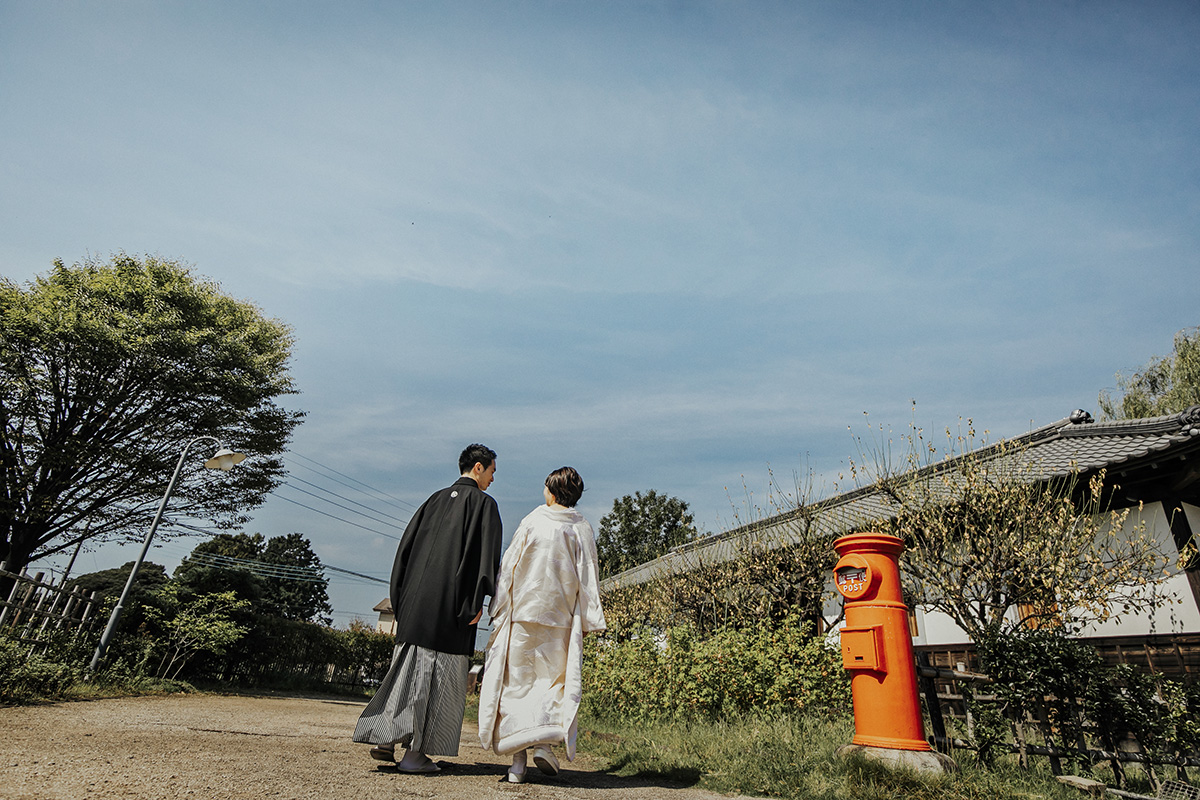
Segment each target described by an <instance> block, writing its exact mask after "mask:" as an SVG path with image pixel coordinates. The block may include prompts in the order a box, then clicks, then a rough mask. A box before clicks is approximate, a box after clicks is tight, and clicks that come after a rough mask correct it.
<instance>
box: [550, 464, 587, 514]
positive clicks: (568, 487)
mask: <svg viewBox="0 0 1200 800" xmlns="http://www.w3.org/2000/svg"><path fill="white" fill-rule="evenodd" d="M546 488H547V489H549V490H550V494H552V495H554V499H555V501H557V502H558V504H559V505H560V506H566V507H567V508H574V507H575V504H576V503H578V502H579V498H581V497H583V478H581V477H579V473H578V472H576V471H575V468H574V467H559V468H558V469H556V470H554V472H551V473H550V476H549V477H547V478H546Z"/></svg>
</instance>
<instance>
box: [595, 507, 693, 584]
mask: <svg viewBox="0 0 1200 800" xmlns="http://www.w3.org/2000/svg"><path fill="white" fill-rule="evenodd" d="M696 536H697V533H696V527H695V525H694V524H693V517H692V514H691V512H690V511H688V504H687V503H685V502H684V501H683V500H680V499H679V498H677V497H670V496H668V495H665V494H659V493H658V492H656V491H655V490H653V489H651V490H650V491H648V492H646V493H645V494H642V493H641V492H634V493H633V494H632V495H628V494H627V495H625V496H624V497H622V498H620V499H618V500H614V501H613V510H612V511H611V512H610V513H608V514H605V515H604V516H603V517H601V518H600V530H599V531H598V532H597V534H596V549H597V551H598V555H599V557H600V575H601V577H605V576H608V575H614V574H616V573H618V572H621V571H623V570H627V569H629V568H631V567H636V566H637V565H638V564H644V563H645V562H647V561H650V560H651V559H654V558H657V557H659V556H661V555H662V554H663V553H665V552H667V551H668V550H670V549H671V548H672V547H677V546H678V545H681V544H684V543H686V542H690V541H691V540H693V539H695V538H696Z"/></svg>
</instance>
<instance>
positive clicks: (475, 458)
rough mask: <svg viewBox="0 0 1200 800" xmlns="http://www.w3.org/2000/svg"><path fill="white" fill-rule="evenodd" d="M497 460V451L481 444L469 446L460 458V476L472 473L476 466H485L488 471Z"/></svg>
mask: <svg viewBox="0 0 1200 800" xmlns="http://www.w3.org/2000/svg"><path fill="white" fill-rule="evenodd" d="M495 460H496V451H495V450H493V449H492V448H490V447H485V446H484V445H481V444H469V445H467V448H466V449H465V450H463V451H462V455H460V456H459V457H458V474H459V475H462V474H463V473H465V472H470V471H471V470H472V469H474V468H475V465H476V464H483V468H484V469H487V468H488V467H490V466H491V465H492V462H493V461H495Z"/></svg>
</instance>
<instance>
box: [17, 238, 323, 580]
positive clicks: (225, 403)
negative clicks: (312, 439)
mask: <svg viewBox="0 0 1200 800" xmlns="http://www.w3.org/2000/svg"><path fill="white" fill-rule="evenodd" d="M291 346H292V335H291V331H290V329H289V328H288V326H286V325H284V324H283V323H281V322H279V321H277V320H273V319H269V318H267V317H265V316H264V315H263V314H262V312H261V311H259V309H257V308H256V307H255V306H254V305H252V304H250V303H248V302H244V301H240V300H235V299H234V298H232V297H229V296H227V295H225V294H223V293H222V292H221V291H220V289H219V287H218V286H217V285H216V284H214V283H212V282H209V281H207V280H204V279H201V278H199V277H197V276H195V275H193V274H192V272H191V270H190V269H189V268H188V267H187V266H185V265H183V264H181V263H179V262H176V261H169V260H163V259H159V258H156V257H151V256H147V257H145V258H138V257H134V256H128V255H124V254H121V255H117V256H114V257H113V258H112V259H111V260H110V261H109V262H107V263H102V262H99V261H96V260H88V261H85V262H84V263H82V264H74V265H72V266H69V267H68V266H66V265H65V264H63V262H62V261H55V262H54V267H53V269H51V271H50V272H49V274H48V275H46V276H44V277H38V278H36V279H34V280H33V281H31V282H29V283H26V284H18V283H16V282H14V281H11V280H7V279H0V561H7V563H8V567H9V569H10V570H12V571H19V570H20V569H21V568H22V567H24V566H25V565H26V564H27V563H29V562H30V561H31V560H34V559H36V558H41V557H43V556H46V555H49V554H52V553H55V552H58V551H60V550H63V549H65V548H69V547H73V546H74V545H75V544H76V543H77V542H79V541H81V540H86V539H93V540H104V539H108V538H113V537H130V538H133V539H136V538H138V537H140V536H141V535H142V534H143V532H144V531H145V529H146V528H147V527H148V525H149V524H150V520H151V518H152V516H153V514H154V511H155V510H156V508H157V503H158V501H159V499H160V498H161V496H162V494H163V490H164V489H165V485H166V483H167V480H168V478H169V476H170V475H171V472H172V471H173V469H174V467H175V463H176V461H177V459H178V458H179V454H180V452H181V451H182V449H183V447H184V446H185V444H186V443H187V442H188V441H190V440H191V439H193V438H194V437H196V436H200V435H208V436H214V437H217V438H218V439H219V440H220V441H221V442H222V443H223V444H225V445H227V446H231V447H233V448H235V449H238V450H242V451H244V452H246V453H247V454H249V455H250V456H252V457H251V458H249V459H247V461H246V462H245V463H243V464H242V465H241V466H240V467H239V468H238V469H236V470H233V471H232V472H229V473H214V472H213V471H211V470H203V469H201V468H200V464H199V462H200V460H201V459H199V458H197V459H196V460H195V461H189V462H188V463H186V464H185V469H184V471H183V473H182V475H181V476H180V481H179V484H178V486H177V487H176V489H175V492H174V494H173V495H172V498H171V505H170V509H169V511H170V515H169V516H168V517H167V518H165V519H164V520H163V524H162V526H161V528H160V530H161V531H162V535H163V536H164V537H168V536H170V535H171V534H172V533H173V532H175V533H178V532H179V528H178V527H176V526H175V525H174V523H175V522H177V521H178V520H180V519H184V518H188V517H192V518H198V519H205V520H208V521H210V522H211V523H212V524H215V525H217V526H218V527H223V528H230V527H236V526H237V525H239V524H242V523H243V522H245V521H246V519H247V517H246V516H245V515H246V512H247V510H249V509H251V508H253V507H254V506H256V505H258V504H259V503H261V502H262V500H263V498H264V496H265V495H266V494H267V493H268V492H270V491H271V490H272V489H273V488H274V487H275V486H276V485H278V482H279V480H280V478H281V476H282V474H283V471H284V470H283V464H282V461H281V460H280V459H279V458H278V456H279V455H280V454H281V453H282V452H283V450H284V447H285V445H286V444H287V441H288V439H289V437H290V435H291V432H292V430H293V428H295V426H296V425H297V424H299V422H300V420H301V418H302V416H303V413H302V412H298V411H289V410H286V409H284V408H282V407H281V406H279V405H278V404H277V400H278V399H279V398H280V397H281V396H282V395H287V394H294V393H295V391H296V390H295V388H294V387H293V384H292V379H291V377H290V375H289V373H288V360H289V358H290V355H291ZM173 528H174V530H173Z"/></svg>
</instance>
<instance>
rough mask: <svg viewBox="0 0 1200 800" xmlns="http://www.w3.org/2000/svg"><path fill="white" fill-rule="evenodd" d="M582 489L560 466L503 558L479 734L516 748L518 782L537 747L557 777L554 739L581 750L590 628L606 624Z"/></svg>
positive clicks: (571, 752) (543, 765)
mask: <svg viewBox="0 0 1200 800" xmlns="http://www.w3.org/2000/svg"><path fill="white" fill-rule="evenodd" d="M582 494H583V479H582V478H580V477H579V473H578V472H576V471H575V470H574V469H572V468H571V467H562V468H561V469H557V470H555V471H554V472H552V473H550V476H549V477H548V478H546V487H545V489H544V491H543V495H544V496H545V498H546V505H544V506H538V507H537V508H536V509H534V510H533V511H532V512H530V514H529V515H528V516H526V517H525V519H523V520H521V525H520V527H518V528H517V531H516V533H515V534H513V540H512V543H511V544H510V545H509V546H508V549H507V550H506V551H505V552H504V557H503V558H502V559H501V560H500V574H499V576H498V577H497V580H496V594H495V596H494V597H493V598H492V604H491V608H490V609H489V613H490V615H491V618H492V623H493V624H494V626H495V628H494V630H493V631H492V637H491V640H490V641H489V642H488V651H487V666H486V667H485V669H484V672H483V685H482V686H481V687H480V693H479V740H480V742H481V743H482V744H483V746H484V747H485V748H487V749H490V750H493V751H495V752H496V753H499V754H501V755H509V754H511V755H512V757H513V762H512V767H511V769H509V771H508V775H507V776H506V780H508V781H510V782H512V783H524V782H525V767H526V764H527V760H528V756H529V753H528V751H529V750H530V749H532V756H533V761H534V763H535V764H536V765H537V767H538V769H540V770H541V771H542V772H544V773H545V774H547V775H555V774H557V773H558V761H557V760H556V759H555V758H554V754H553V753H552V752H551V751H550V745H553V744H558V743H560V742H561V743H562V744H563V745H564V746H565V749H566V754H567V758H568V759H570V760H574V758H575V735H576V721H577V717H578V714H579V701H580V698H581V696H582V693H583V682H582V679H581V676H580V672H581V669H582V664H583V635H584V634H585V633H591V632H593V631H602V630H604V611H603V609H602V608H601V607H600V579H599V576H598V572H597V567H596V541H595V535H594V534H593V532H592V526H591V525H590V524H588V521H587V520H586V519H584V518H583V516H582V515H581V514H580V513H579V512H578V511H576V510H575V504H576V503H577V502H578V501H579V498H580V496H581V495H582Z"/></svg>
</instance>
